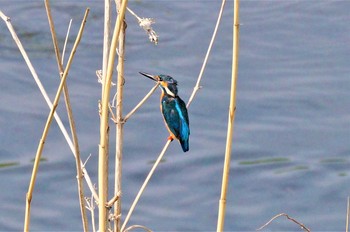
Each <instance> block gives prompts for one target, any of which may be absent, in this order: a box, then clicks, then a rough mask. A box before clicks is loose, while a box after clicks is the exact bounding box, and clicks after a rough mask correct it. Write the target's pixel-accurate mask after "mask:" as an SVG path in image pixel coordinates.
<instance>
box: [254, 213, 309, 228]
mask: <svg viewBox="0 0 350 232" xmlns="http://www.w3.org/2000/svg"><path fill="white" fill-rule="evenodd" d="M282 216H285V217H286V218H287V219H288V220H290V221H292V222H294V223H295V224H297V225H298V226H300V227H301V228H302V229H303V230H304V231H306V232H311V230H310V229H309V228H307V227H306V226H305V225H304V224H303V223H300V222H299V221H297V220H295V219H294V218H292V217H290V216H289V215H288V214H286V213H280V214H277V215H275V216H274V217H272V218H271V219H270V220H269V221H268V222H266V223H265V224H264V225H262V226H261V227H260V228H258V229H256V230H257V231H259V230H262V229H264V228H265V227H266V226H268V225H270V224H271V222H273V221H274V220H275V219H276V218H279V217H282Z"/></svg>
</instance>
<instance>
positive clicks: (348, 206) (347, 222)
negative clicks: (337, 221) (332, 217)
mask: <svg viewBox="0 0 350 232" xmlns="http://www.w3.org/2000/svg"><path fill="white" fill-rule="evenodd" d="M349 214H350V198H349V197H348V203H347V205H346V224H345V232H348V231H349Z"/></svg>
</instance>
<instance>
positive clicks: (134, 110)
mask: <svg viewBox="0 0 350 232" xmlns="http://www.w3.org/2000/svg"><path fill="white" fill-rule="evenodd" d="M158 86H159V82H157V84H156V85H155V86H153V88H152V89H151V90H150V91H149V92H148V93H147V94H146V96H145V97H144V98H143V99H142V100H141V101H140V102H139V103H138V104H137V105H136V106H135V107H134V108H133V109H132V110H131V111H130V112H129V113H128V114H127V115H126V116H125V117H124V123H125V122H126V121H127V120H128V119H129V118H130V117H131V116H132V115H133V114H134V113H135V112H136V111H137V110H138V109H139V108H140V107H141V106H142V105H143V103H145V101H146V100H147V99H148V98H149V97H150V96H151V95H152V94H153V93H154V91H156V89H157V87H158Z"/></svg>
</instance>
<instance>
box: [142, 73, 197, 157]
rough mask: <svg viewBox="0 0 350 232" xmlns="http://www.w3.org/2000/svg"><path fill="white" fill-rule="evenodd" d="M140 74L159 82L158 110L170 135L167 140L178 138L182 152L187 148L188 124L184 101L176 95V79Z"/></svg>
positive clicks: (161, 75)
mask: <svg viewBox="0 0 350 232" xmlns="http://www.w3.org/2000/svg"><path fill="white" fill-rule="evenodd" d="M140 74H142V75H144V76H146V77H148V78H150V79H151V80H153V81H156V82H158V83H159V87H160V89H161V90H162V94H161V95H160V111H161V112H162V114H163V119H164V122H165V126H166V128H167V129H168V131H169V133H170V136H169V138H168V139H169V140H173V139H177V140H179V142H180V144H181V147H182V150H183V151H184V152H186V151H188V150H189V137H190V124H189V119H188V112H187V108H186V104H185V102H184V101H183V100H182V99H181V98H180V97H179V95H177V81H176V80H175V79H174V78H172V77H171V76H168V75H163V74H160V75H151V74H148V73H144V72H140Z"/></svg>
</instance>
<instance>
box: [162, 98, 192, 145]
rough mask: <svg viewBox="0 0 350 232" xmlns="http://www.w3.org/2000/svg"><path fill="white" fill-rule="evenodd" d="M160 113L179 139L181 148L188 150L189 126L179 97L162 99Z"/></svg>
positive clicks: (184, 106)
mask: <svg viewBox="0 0 350 232" xmlns="http://www.w3.org/2000/svg"><path fill="white" fill-rule="evenodd" d="M162 113H163V116H164V120H165V122H166V124H167V127H168V129H169V130H170V131H171V132H172V133H173V134H174V135H175V137H176V138H177V139H179V140H180V143H181V146H182V149H183V150H184V151H188V149H189V145H188V141H189V135H190V127H189V119H188V113H187V109H186V104H185V103H184V101H183V100H182V99H181V98H179V97H176V98H167V99H164V100H163V101H162Z"/></svg>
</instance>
